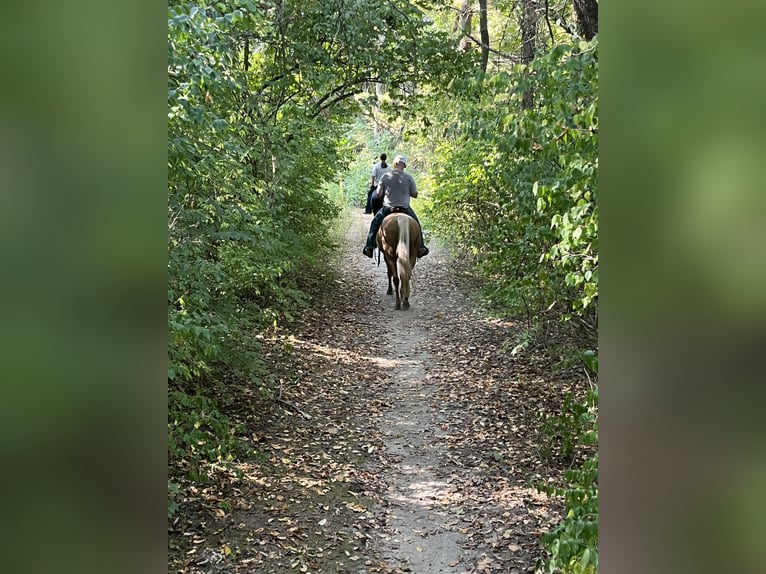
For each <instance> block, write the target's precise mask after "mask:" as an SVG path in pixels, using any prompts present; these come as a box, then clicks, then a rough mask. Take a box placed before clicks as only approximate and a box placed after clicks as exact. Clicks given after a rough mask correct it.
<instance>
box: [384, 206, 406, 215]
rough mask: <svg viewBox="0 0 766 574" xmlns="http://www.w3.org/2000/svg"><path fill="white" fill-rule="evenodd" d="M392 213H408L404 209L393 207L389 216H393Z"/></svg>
mask: <svg viewBox="0 0 766 574" xmlns="http://www.w3.org/2000/svg"><path fill="white" fill-rule="evenodd" d="M392 213H407V210H406V209H405V208H404V207H398V206H397V207H392V208H391V211H389V212H388V215H391V214H392Z"/></svg>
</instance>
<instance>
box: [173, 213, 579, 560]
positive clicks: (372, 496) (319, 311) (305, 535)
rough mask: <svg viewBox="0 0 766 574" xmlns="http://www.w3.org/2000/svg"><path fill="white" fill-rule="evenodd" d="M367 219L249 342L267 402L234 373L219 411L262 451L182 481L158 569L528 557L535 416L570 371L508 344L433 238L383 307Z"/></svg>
mask: <svg viewBox="0 0 766 574" xmlns="http://www.w3.org/2000/svg"><path fill="white" fill-rule="evenodd" d="M369 221H370V216H369V215H365V214H364V213H363V212H362V210H355V211H354V212H353V213H352V214H351V217H350V219H349V221H348V230H347V233H346V237H345V241H344V243H343V246H342V255H341V257H340V258H339V261H340V263H339V265H340V267H339V268H338V269H337V270H335V271H334V272H332V273H331V272H328V275H327V278H326V284H325V285H322V286H321V287H322V289H320V291H321V292H322V294H320V295H319V297H318V298H317V299H316V300H315V304H314V306H313V308H312V309H310V310H308V311H307V312H306V313H305V314H304V316H303V317H302V318H301V319H300V320H299V321H297V322H296V324H294V325H292V326H291V327H290V328H289V330H288V332H287V333H280V334H279V335H278V336H275V337H274V339H272V340H264V344H265V345H269V346H270V347H269V348H270V351H269V352H268V353H267V359H268V360H269V361H270V366H271V368H272V369H273V370H274V371H275V372H277V382H276V383H275V385H278V387H279V393H278V396H279V397H280V401H277V402H275V401H274V400H273V399H272V400H270V401H266V402H265V403H264V399H263V396H262V395H260V394H259V393H257V392H255V391H254V390H253V388H252V387H250V386H247V384H245V386H243V387H242V388H241V389H240V391H239V394H238V395H237V397H236V400H234V401H233V411H232V412H230V413H229V414H230V415H231V416H234V417H235V418H236V419H237V420H238V421H239V422H241V423H242V425H243V427H244V428H246V432H247V436H246V437H243V438H244V439H246V440H247V441H248V442H249V446H250V448H251V449H252V450H253V452H258V453H259V455H258V457H255V458H254V459H253V460H252V461H245V462H244V463H242V464H241V465H240V466H239V471H240V476H238V477H235V476H233V474H231V473H230V474H228V475H226V474H221V475H218V476H217V477H214V481H213V483H212V484H211V485H210V486H208V487H203V488H196V487H193V488H194V490H192V491H193V492H194V497H193V499H190V500H188V501H187V502H186V503H185V504H182V512H181V515H180V516H179V518H178V519H176V520H175V523H174V524H173V526H172V528H171V532H170V548H171V557H170V560H169V562H170V568H169V571H174V572H178V573H184V574H187V573H188V574H190V573H203V572H204V573H206V574H207V573H213V572H216V573H220V572H248V573H250V572H258V573H265V574H286V573H288V572H290V573H293V572H302V573H311V574H319V573H349V574H362V573H402V572H411V573H414V574H437V573H445V574H463V573H498V572H502V573H507V574H521V573H523V572H533V571H534V570H535V565H536V564H537V562H538V560H539V559H540V557H541V555H542V551H541V549H540V545H539V535H540V534H541V533H542V532H545V531H548V530H550V529H551V528H552V527H553V526H554V525H555V524H556V523H557V522H558V520H559V510H560V509H559V508H557V507H556V505H555V504H554V503H552V502H551V501H550V500H548V499H547V498H546V497H545V496H543V495H541V494H540V493H539V492H538V491H537V490H536V489H535V488H534V487H533V486H531V484H532V482H533V481H539V480H542V479H547V478H549V477H557V476H560V475H561V472H562V469H561V468H551V467H549V466H547V465H546V464H547V463H543V462H542V461H543V460H545V457H543V456H542V455H541V450H540V444H541V435H540V430H539V428H540V424H539V422H540V413H541V412H542V411H546V410H548V411H551V410H552V408H551V406H550V401H551V400H552V398H551V397H555V396H561V394H562V392H561V390H562V388H563V386H565V385H567V384H569V383H568V382H567V381H553V380H551V379H550V377H548V376H544V375H541V374H540V373H541V372H545V371H546V370H545V369H544V368H541V367H540V366H539V365H536V364H535V363H534V360H533V358H532V357H531V356H523V355H520V356H512V355H511V354H510V352H509V348H512V346H513V345H514V344H515V341H516V339H515V337H516V327H515V326H514V325H513V324H511V323H508V322H502V321H498V320H493V319H489V318H487V317H486V315H485V314H483V313H482V312H481V311H480V310H479V309H477V307H476V306H475V305H474V304H473V302H472V301H471V300H470V298H469V297H467V296H466V295H465V294H464V290H461V289H460V288H459V287H458V285H457V284H456V277H455V273H454V269H453V268H451V266H450V265H448V257H447V255H446V254H445V253H444V251H443V249H440V247H439V246H438V244H434V243H431V244H430V245H429V247H430V248H431V253H430V255H428V256H427V257H425V258H423V259H421V260H419V261H418V263H417V266H416V268H415V277H416V280H415V285H414V288H413V293H412V295H411V297H410V303H411V308H410V309H409V310H403V311H397V310H395V309H394V298H393V296H390V295H386V294H385V291H386V287H387V285H386V272H385V264H383V263H381V265H380V267H378V266H376V264H375V262H374V261H373V260H370V259H368V258H367V257H365V256H364V255H362V253H361V250H362V246H363V245H364V239H365V237H366V233H367V229H368V226H369ZM232 392H233V390H232ZM264 461H265V462H264ZM190 488H191V487H190ZM221 500H226V501H233V502H232V503H231V508H227V507H223V509H222V505H221ZM181 502H182V503H183V502H184V501H183V500H182V501H181Z"/></svg>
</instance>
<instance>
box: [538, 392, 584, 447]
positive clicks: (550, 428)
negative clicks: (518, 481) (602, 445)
mask: <svg viewBox="0 0 766 574" xmlns="http://www.w3.org/2000/svg"><path fill="white" fill-rule="evenodd" d="M597 402H598V387H594V388H592V389H590V390H589V391H588V393H587V395H586V397H585V400H584V401H582V402H578V401H577V400H576V399H575V396H574V395H573V394H572V393H567V394H566V395H565V396H564V402H563V405H562V407H561V411H560V412H559V413H556V414H550V413H542V414H541V417H542V424H541V427H540V428H541V430H542V433H543V435H544V436H545V442H544V443H543V444H542V445H541V453H542V455H543V457H545V458H560V459H561V460H563V461H564V462H571V461H572V460H573V457H574V455H575V454H576V448H577V447H578V446H579V445H581V444H582V445H586V446H592V445H595V444H596V443H597V442H598V425H597V412H596V409H597Z"/></svg>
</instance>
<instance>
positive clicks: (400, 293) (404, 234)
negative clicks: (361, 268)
mask: <svg viewBox="0 0 766 574" xmlns="http://www.w3.org/2000/svg"><path fill="white" fill-rule="evenodd" d="M419 241H420V226H419V225H418V222H417V221H415V220H414V219H413V218H412V217H410V216H409V215H407V214H406V213H392V214H391V215H388V216H386V218H385V219H384V220H383V224H382V225H381V226H380V230H379V231H378V236H377V244H378V249H379V250H380V251H381V252H382V253H383V258H384V259H385V260H386V267H387V268H388V291H387V293H388V294H389V295H391V294H392V293H393V289H391V280H392V279H393V282H394V287H395V288H396V308H397V309H401V308H402V306H403V307H404V308H405V309H409V307H410V281H411V279H412V269H413V268H414V267H415V263H416V262H417V260H418V245H419Z"/></svg>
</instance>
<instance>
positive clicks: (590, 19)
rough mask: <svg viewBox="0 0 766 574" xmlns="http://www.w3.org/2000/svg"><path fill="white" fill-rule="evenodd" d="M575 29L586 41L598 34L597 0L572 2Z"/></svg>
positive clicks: (575, 0)
mask: <svg viewBox="0 0 766 574" xmlns="http://www.w3.org/2000/svg"><path fill="white" fill-rule="evenodd" d="M574 9H575V14H576V15H577V29H578V30H579V31H580V34H581V35H582V36H583V38H585V39H586V40H591V39H593V36H595V35H596V34H598V0H574Z"/></svg>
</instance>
